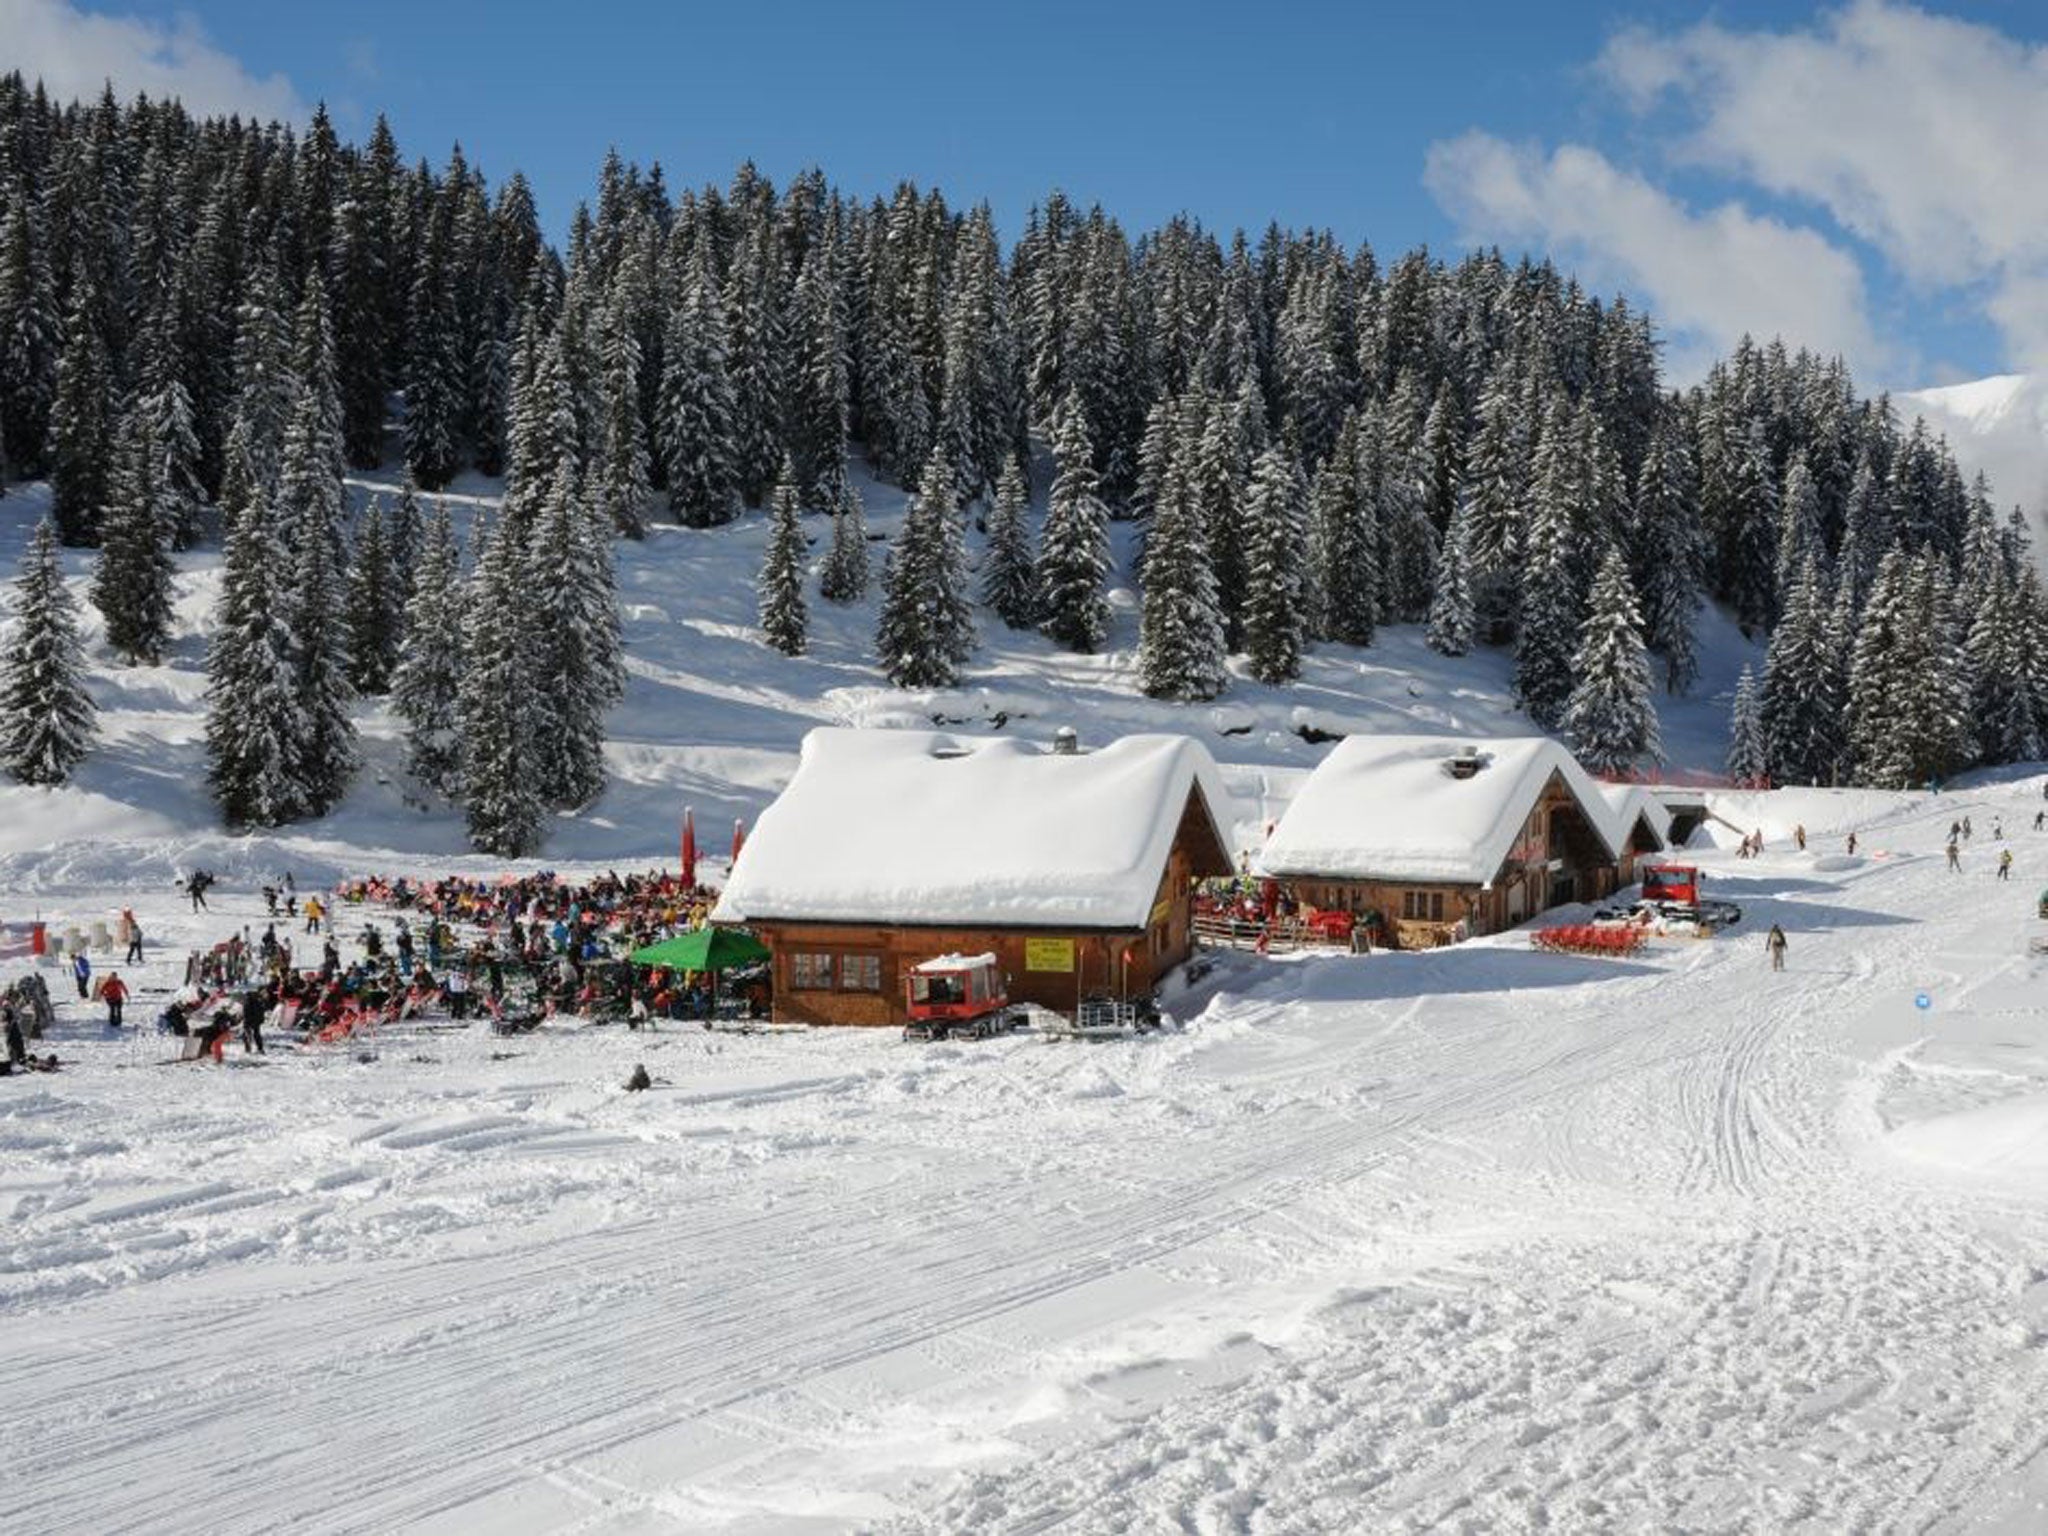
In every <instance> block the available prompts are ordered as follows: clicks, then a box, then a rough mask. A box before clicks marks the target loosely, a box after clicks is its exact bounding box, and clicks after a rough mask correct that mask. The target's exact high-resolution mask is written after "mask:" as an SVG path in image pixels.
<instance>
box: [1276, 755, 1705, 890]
mask: <svg viewBox="0 0 2048 1536" xmlns="http://www.w3.org/2000/svg"><path fill="white" fill-rule="evenodd" d="M1461 759H1462V760H1464V762H1465V764H1466V766H1467V767H1471V766H1472V765H1473V763H1474V762H1475V761H1476V764H1477V766H1476V768H1473V771H1470V772H1469V773H1464V774H1462V775H1461V773H1460V772H1454V764H1455V763H1457V762H1458V761H1459V760H1461ZM1552 775H1557V776H1559V777H1561V778H1562V779H1563V781H1564V784H1565V787H1566V788H1567V789H1568V790H1570V791H1571V793H1572V796H1573V798H1574V799H1576V800H1577V801H1578V803H1579V807H1580V809H1581V810H1582V811H1583V812H1584V813H1585V816H1586V820H1587V821H1588V822H1589V823H1590V824H1591V825H1592V827H1593V829H1594V831H1595V832H1596V833H1597V834H1598V835H1599V837H1600V839H1601V841H1602V842H1604V843H1605V844H1606V845H1607V848H1608V850H1609V851H1610V852H1611V853H1613V854H1614V855H1615V856H1616V857H1617V858H1618V857H1619V856H1620V854H1621V850H1622V849H1623V848H1624V847H1625V846H1626V844H1627V841H1628V835H1629V832H1630V830H1631V829H1632V828H1633V827H1634V825H1635V822H1636V818H1637V817H1638V816H1639V815H1641V816H1647V817H1649V819H1650V828H1651V830H1652V831H1653V832H1655V833H1656V834H1657V836H1658V839H1659V841H1660V842H1661V841H1662V838H1663V835H1664V829H1665V826H1666V825H1667V823H1666V821H1665V819H1664V816H1663V812H1662V810H1661V808H1658V807H1656V806H1655V805H1654V802H1653V800H1652V797H1651V796H1649V795H1648V794H1647V793H1646V792H1645V791H1643V790H1641V789H1639V788H1636V787H1635V786H1632V785H1615V786H1608V785H1603V784H1599V783H1597V782H1595V780H1594V779H1593V778H1592V776H1591V775H1590V774H1588V773H1587V772H1586V770H1585V769H1584V768H1582V767H1580V766H1579V761H1578V759H1577V758H1575V757H1573V756H1572V755H1571V753H1570V752H1568V751H1566V750H1565V749H1564V747H1563V746H1561V745H1559V744H1558V743H1557V742H1555V741H1553V740H1551V739H1550V738H1549V737H1547V736H1522V737H1511V738H1506V739H1497V740H1491V741H1484V740H1482V741H1474V740H1472V739H1471V738H1470V737H1448V736H1444V737H1439V736H1348V737H1346V738H1345V739H1344V740H1343V741H1340V742H1339V743H1337V745H1336V746H1335V747H1334V748H1332V749H1331V751H1330V754H1329V756H1327V757H1325V758H1324V759H1323V760H1322V762H1321V763H1320V764H1319V765H1318V766H1317V768H1316V770H1315V772H1314V773H1312V774H1310V775H1309V778H1308V782H1307V783H1306V784H1304V785H1303V786H1302V788H1301V793H1300V794H1298V795H1296V796H1295V799H1294V803H1293V804H1292V805H1290V806H1289V807H1288V808H1287V813H1286V815H1285V816H1283V817H1282V818H1281V820H1280V825H1279V827H1278V828H1277V829H1276V830H1275V831H1274V833H1273V839H1272V841H1271V842H1270V843H1268V844H1267V845H1266V851H1265V854H1264V855H1263V856H1262V857H1261V859H1260V861H1259V862H1260V865H1261V867H1262V868H1263V869H1264V870H1265V872H1266V873H1267V874H1271V875H1321V876H1324V877H1328V878H1336V879H1351V880H1368V879H1371V880H1416V881H1427V882H1431V883H1448V884H1457V885H1483V884H1485V883H1486V882H1487V881H1489V880H1491V879H1493V877H1494V876H1495V875H1496V874H1498V873H1499V872H1500V867H1501V865H1502V864H1503V863H1504V862H1505V861H1506V859H1507V856H1508V851H1509V850H1510V849H1511V848H1512V847H1513V846H1514V841H1515V838H1516V835H1517V834H1518V833H1520V831H1521V830H1522V826H1523V823H1524V822H1526V821H1527V820H1528V816H1529V811H1530V809H1531V808H1532V807H1533V806H1534V805H1535V803H1536V801H1537V798H1538V797H1539V796H1541V795H1542V793H1543V788H1544V786H1545V785H1546V784H1548V783H1549V782H1550V780H1551V777H1552Z"/></svg>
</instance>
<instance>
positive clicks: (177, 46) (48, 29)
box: [0, 0, 308, 121]
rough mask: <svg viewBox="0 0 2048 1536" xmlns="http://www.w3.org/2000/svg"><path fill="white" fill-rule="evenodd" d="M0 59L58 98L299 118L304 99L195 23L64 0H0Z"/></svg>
mask: <svg viewBox="0 0 2048 1536" xmlns="http://www.w3.org/2000/svg"><path fill="white" fill-rule="evenodd" d="M0 40H4V41H0V67H4V68H7V69H18V70H20V71H21V72H22V74H23V75H24V76H26V77H27V78H29V79H30V80H34V79H37V78H39V77H40V78H41V80H42V82H43V84H44V85H45V86H47V87H48V88H49V91H50V94H51V95H52V96H53V97H54V98H56V99H57V100H59V101H64V100H69V99H71V98H73V97H79V98H84V99H88V100H89V99H91V98H93V97H96V96H98V95H99V93H100V90H101V87H102V86H103V85H104V84H105V83H106V82H107V81H108V80H112V81H113V82H114V90H115V92H116V94H118V95H120V96H122V97H124V98H126V97H131V96H134V95H135V94H136V93H137V92H143V91H146V92H148V93H149V94H150V95H151V96H156V97H165V96H175V97H177V98H179V99H180V100H181V101H183V102H184V103H185V105H186V107H187V108H188V109H190V110H191V111H192V112H194V113H195V114H199V115H202V116H204V115H211V114H213V113H227V112H239V113H241V114H242V115H243V116H245V117H247V116H252V115H253V116H256V117H259V118H265V119H268V118H283V119H286V120H288V121H299V120H302V119H304V118H305V117H306V116H307V115H308V113H307V110H306V106H305V103H303V102H302V101H300V100H299V96H298V93H297V92H296V91H294V90H293V89H292V84H291V81H289V80H288V79H286V78H285V77H284V76H283V75H281V74H274V75H267V76H264V77H263V78H261V79H259V78H257V77H256V76H254V75H252V74H250V73H249V71H248V70H246V69H244V68H243V67H242V65H241V63H240V62H239V61H238V60H236V59H235V58H233V57H232V56H230V55H229V54H226V53H223V52H222V51H221V50H220V49H219V48H217V47H215V46H214V45H213V44H212V43H210V42H208V41H207V39H206V35H205V33H204V32H203V31H202V30H201V29H200V27H199V24H198V23H197V22H196V21H194V20H193V19H192V18H191V17H189V16H181V17H179V18H178V20H177V21H176V22H175V23H173V24H171V25H168V26H167V25H164V24H163V23H160V22H155V21H150V20H146V19H145V18H143V17H140V16H111V15H103V14H99V13H96V12H91V11H84V10H81V9H79V8H78V7H77V6H75V5H70V4H67V3H66V0H0Z"/></svg>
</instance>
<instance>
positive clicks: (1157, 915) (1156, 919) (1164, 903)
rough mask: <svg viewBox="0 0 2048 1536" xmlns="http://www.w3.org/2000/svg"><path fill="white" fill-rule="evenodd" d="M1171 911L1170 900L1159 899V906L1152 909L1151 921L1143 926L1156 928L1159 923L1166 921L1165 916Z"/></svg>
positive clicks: (1168, 898) (1171, 902)
mask: <svg viewBox="0 0 2048 1536" xmlns="http://www.w3.org/2000/svg"><path fill="white" fill-rule="evenodd" d="M1172 911H1173V901H1172V899H1171V898H1170V897H1165V898H1161V900H1160V902H1159V904H1158V905H1157V906H1156V907H1154V908H1153V909H1152V917H1151V920H1150V921H1149V922H1147V923H1146V924H1145V926H1146V927H1147V928H1157V927H1158V926H1159V925H1160V924H1161V923H1163V922H1165V921H1166V919H1167V915H1168V914H1169V913H1171V912H1172Z"/></svg>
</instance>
